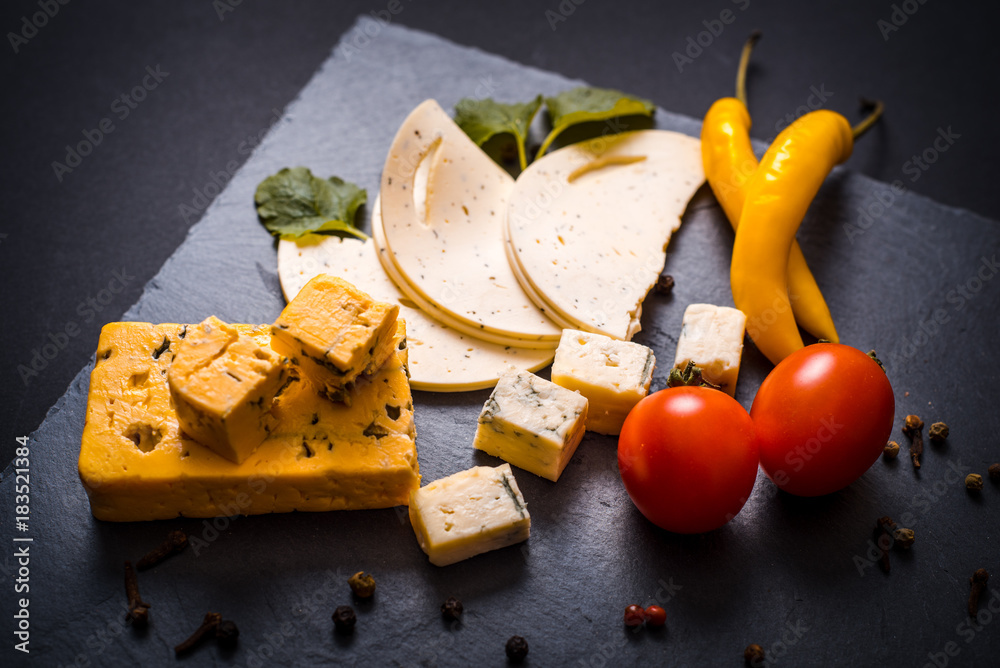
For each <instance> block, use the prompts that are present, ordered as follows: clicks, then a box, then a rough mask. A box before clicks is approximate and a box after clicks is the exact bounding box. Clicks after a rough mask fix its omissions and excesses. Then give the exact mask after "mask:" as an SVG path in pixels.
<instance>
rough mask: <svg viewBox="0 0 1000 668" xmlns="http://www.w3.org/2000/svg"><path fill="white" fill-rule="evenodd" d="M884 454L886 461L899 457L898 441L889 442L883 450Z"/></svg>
mask: <svg viewBox="0 0 1000 668" xmlns="http://www.w3.org/2000/svg"><path fill="white" fill-rule="evenodd" d="M882 454H883V455H885V458H886V459H895V458H896V456H897V455H899V443H897V442H896V441H889V442H888V443H886V444H885V447H884V448H882Z"/></svg>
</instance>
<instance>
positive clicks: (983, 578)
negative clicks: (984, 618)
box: [969, 568, 990, 619]
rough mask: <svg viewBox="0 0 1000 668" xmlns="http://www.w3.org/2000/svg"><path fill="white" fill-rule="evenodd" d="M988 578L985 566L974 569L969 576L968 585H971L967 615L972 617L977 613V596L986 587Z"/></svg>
mask: <svg viewBox="0 0 1000 668" xmlns="http://www.w3.org/2000/svg"><path fill="white" fill-rule="evenodd" d="M989 579H990V574H989V572H988V571H987V570H986V569H985V568H979V569H976V572H975V573H973V574H972V577H971V578H969V585H970V586H971V587H972V591H970V592H969V617H972V618H973V619H975V618H976V615H977V614H979V596H980V595H981V594H982V593H983V590H984V589H986V583H987V582H989Z"/></svg>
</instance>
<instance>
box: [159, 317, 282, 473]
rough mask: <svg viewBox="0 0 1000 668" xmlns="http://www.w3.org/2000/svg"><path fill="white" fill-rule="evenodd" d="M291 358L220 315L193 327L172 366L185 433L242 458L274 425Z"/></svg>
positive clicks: (224, 453) (171, 376)
mask: <svg viewBox="0 0 1000 668" xmlns="http://www.w3.org/2000/svg"><path fill="white" fill-rule="evenodd" d="M287 375H288V358H286V357H282V356H281V355H278V354H277V353H276V352H274V351H273V350H271V347H270V346H262V345H260V344H258V343H257V342H256V341H254V340H253V338H251V337H250V336H249V335H247V334H241V333H240V332H239V330H237V329H236V328H235V327H233V326H232V325H230V324H227V323H225V322H222V321H221V320H219V319H218V318H216V317H215V316H210V317H209V318H208V319H206V320H205V321H203V322H201V323H198V324H197V325H195V326H193V327H188V328H187V335H186V336H185V337H184V340H183V341H181V342H180V343H179V344H178V345H177V352H176V354H175V356H174V357H173V361H172V362H171V363H170V368H169V369H168V370H167V382H168V383H169V384H170V392H171V395H172V397H173V400H174V406H175V407H176V409H177V418H178V420H179V421H180V424H181V428H182V429H183V430H184V433H186V434H188V435H189V436H191V437H193V438H194V439H195V440H196V441H198V442H199V443H202V444H203V445H207V446H208V447H210V448H212V449H213V450H215V451H216V452H217V453H219V454H220V455H222V456H223V457H225V458H226V459H229V460H231V461H234V462H236V463H237V464H239V463H240V462H242V461H243V460H244V459H246V458H247V457H248V456H249V455H250V453H252V452H253V451H254V449H255V448H256V447H257V446H258V445H260V443H261V441H263V440H264V439H265V438H266V437H267V434H268V432H269V431H270V430H271V428H272V427H273V423H274V417H273V416H272V415H271V412H270V411H271V403H272V401H273V400H274V395H275V394H277V392H278V389H279V388H280V387H281V386H282V385H284V383H285V379H286V377H287Z"/></svg>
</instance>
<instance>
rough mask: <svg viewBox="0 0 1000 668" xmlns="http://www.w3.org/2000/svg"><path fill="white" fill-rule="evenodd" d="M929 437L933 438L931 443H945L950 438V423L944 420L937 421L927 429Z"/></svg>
mask: <svg viewBox="0 0 1000 668" xmlns="http://www.w3.org/2000/svg"><path fill="white" fill-rule="evenodd" d="M927 437H928V438H930V439H931V443H934V444H935V445H940V444H942V443H944V441H945V439H946V438H948V425H946V424H945V423H944V422H935V423H934V424H932V425H931V428H930V429H928V430H927Z"/></svg>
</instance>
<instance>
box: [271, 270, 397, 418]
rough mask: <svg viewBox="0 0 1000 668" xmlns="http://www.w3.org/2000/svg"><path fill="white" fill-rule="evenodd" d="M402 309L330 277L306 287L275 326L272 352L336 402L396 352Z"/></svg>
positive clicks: (318, 278)
mask: <svg viewBox="0 0 1000 668" xmlns="http://www.w3.org/2000/svg"><path fill="white" fill-rule="evenodd" d="M398 314H399V306H398V305H397V304H387V303H385V302H378V301H375V300H374V299H372V298H371V297H369V296H368V295H367V294H365V293H364V292H362V291H361V290H358V289H357V288H355V287H354V286H353V285H351V284H350V283H348V282H347V281H345V280H343V279H342V278H336V277H334V276H329V275H327V274H320V275H318V276H316V277H314V278H313V279H312V280H311V281H309V282H308V283H306V285H305V287H303V288H302V290H300V291H299V294H297V295H296V296H295V298H294V299H292V301H290V302H289V303H288V305H287V306H285V309H284V310H283V311H282V312H281V315H280V316H278V319H277V320H276V321H275V322H274V324H273V325H272V326H271V347H272V348H274V350H276V351H277V352H279V353H281V354H282V355H285V356H286V357H288V358H290V359H291V360H292V364H294V365H295V366H297V367H298V368H299V369H301V371H302V372H303V373H304V374H305V375H306V376H307V377H308V378H309V379H310V380H311V381H312V382H313V384H314V385H316V386H317V387H319V388H322V389H323V390H324V391H325V392H326V393H327V394H328V395H329V396H330V397H331V398H333V399H335V398H336V397H337V396H338V395H339V394H341V392H340V391H341V390H343V389H344V388H345V387H347V386H348V385H349V384H350V383H351V382H353V381H354V380H355V379H356V378H357V377H358V376H359V375H361V374H362V373H368V374H371V373H374V372H375V371H377V370H378V369H379V368H380V367H381V366H382V364H384V363H385V361H386V360H387V359H388V358H389V356H390V355H391V354H392V352H393V348H394V343H393V337H394V336H395V333H396V316H397V315H398Z"/></svg>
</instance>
